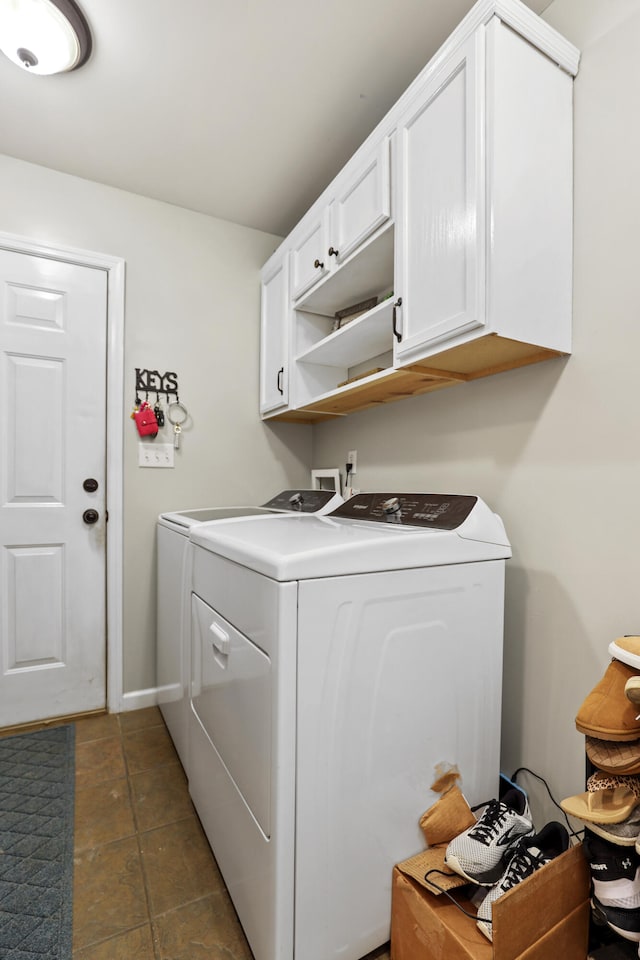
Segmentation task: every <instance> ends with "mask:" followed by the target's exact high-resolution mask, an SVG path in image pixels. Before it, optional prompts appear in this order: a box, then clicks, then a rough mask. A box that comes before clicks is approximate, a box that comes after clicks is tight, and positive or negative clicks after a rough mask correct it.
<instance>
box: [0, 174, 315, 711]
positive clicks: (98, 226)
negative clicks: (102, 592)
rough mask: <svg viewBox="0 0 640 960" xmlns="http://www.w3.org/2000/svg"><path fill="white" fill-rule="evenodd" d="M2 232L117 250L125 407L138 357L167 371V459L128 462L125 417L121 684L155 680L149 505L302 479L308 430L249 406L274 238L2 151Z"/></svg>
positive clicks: (170, 505)
mask: <svg viewBox="0 0 640 960" xmlns="http://www.w3.org/2000/svg"><path fill="white" fill-rule="evenodd" d="M43 161H44V158H43ZM0 231H3V232H6V233H13V234H18V235H21V236H25V237H30V238H32V239H34V240H36V241H38V242H42V243H51V244H60V245H65V246H72V247H77V248H81V249H85V250H91V251H94V252H98V253H103V254H111V255H113V256H118V257H123V258H124V259H125V260H126V318H125V377H124V379H125V408H126V415H127V417H128V414H129V412H130V409H131V407H132V404H133V399H134V386H135V383H134V369H135V367H143V368H148V369H157V370H159V371H160V372H164V371H166V370H171V371H176V372H177V373H178V376H179V385H180V399H181V400H182V401H184V403H185V405H186V406H187V408H188V410H189V413H190V414H191V422H190V423H189V424H187V425H186V427H185V430H184V432H183V439H182V448H181V450H180V451H179V454H178V456H177V461H176V467H175V469H173V470H148V469H140V468H138V466H137V433H136V431H135V426H134V424H133V422H132V421H130V420H127V423H126V425H125V451H124V456H125V465H124V501H125V506H124V514H125V515H124V550H125V556H124V576H125V596H124V691H125V692H127V691H138V690H144V689H146V688H149V687H154V686H155V653H154V643H155V519H156V517H157V515H158V513H160V512H161V511H162V510H169V509H179V508H181V507H188V506H191V507H196V506H208V505H212V504H230V503H247V502H248V503H254V502H261V501H262V500H264V499H266V498H267V497H269V496H271V495H272V494H273V493H275V492H276V491H278V490H279V489H282V488H283V487H287V486H289V485H294V484H295V485H298V484H300V485H301V484H307V483H308V482H309V466H310V454H311V433H310V431H309V430H308V429H305V428H304V427H301V426H298V425H291V424H274V425H271V426H266V425H263V424H261V422H260V420H259V416H258V345H259V297H260V291H259V284H260V274H259V271H260V267H261V266H262V264H263V263H264V261H265V260H266V259H267V257H268V256H269V254H270V253H271V252H272V250H273V249H274V248H275V247H276V246H277V243H278V242H279V241H278V238H276V237H273V236H270V235H268V234H264V233H260V232H259V231H256V230H249V229H247V228H245V227H239V226H235V225H233V224H230V223H227V222H225V221H222V220H215V219H213V218H211V217H207V216H202V215H200V214H196V213H192V212H190V211H188V210H183V209H180V208H179V207H174V206H171V205H169V204H164V203H159V202H157V201H155V200H148V199H146V198H143V197H140V196H136V195H134V194H129V193H125V192H124V191H120V190H114V189H112V188H110V187H104V186H101V185H99V184H96V183H90V182H89V181H86V180H80V179H78V178H76V177H70V176H66V175H63V174H60V173H56V172H54V171H52V170H48V169H45V168H44V167H40V166H35V165H33V164H27V163H22V162H20V161H17V160H13V159H10V158H9V157H4V156H0Z"/></svg>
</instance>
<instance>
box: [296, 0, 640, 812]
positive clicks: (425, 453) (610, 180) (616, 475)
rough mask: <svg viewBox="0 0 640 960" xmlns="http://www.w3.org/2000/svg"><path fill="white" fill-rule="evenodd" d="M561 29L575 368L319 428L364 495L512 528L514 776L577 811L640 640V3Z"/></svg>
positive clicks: (580, 2)
mask: <svg viewBox="0 0 640 960" xmlns="http://www.w3.org/2000/svg"><path fill="white" fill-rule="evenodd" d="M545 18H546V19H548V20H549V21H550V22H551V24H552V25H554V26H557V28H558V29H560V30H561V31H562V32H563V33H564V34H565V35H566V36H567V37H568V39H570V40H572V41H573V42H574V43H576V44H577V45H578V46H579V47H580V48H581V49H582V53H583V56H582V61H581V66H580V72H579V75H578V78H577V80H576V84H575V271H574V272H575V278H574V285H575V289H574V351H573V355H572V356H571V357H570V358H569V359H562V360H554V361H551V362H548V363H545V364H540V365H538V366H534V367H530V368H526V369H520V370H516V371H512V372H510V373H505V374H501V375H499V376H496V377H493V378H489V379H487V380H483V381H477V382H475V383H468V384H465V385H463V386H457V387H453V388H451V389H448V390H444V391H442V392H439V393H436V394H433V395H432V396H425V397H418V398H415V399H412V400H402V401H399V402H397V403H393V404H389V405H388V406H385V407H382V408H378V409H375V410H371V411H366V412H363V413H361V414H356V415H352V416H349V417H345V418H343V419H340V420H338V421H337V422H331V423H326V424H320V425H318V426H316V427H315V428H314V454H313V459H314V465H316V466H323V467H328V466H332V465H338V464H340V465H341V466H342V464H343V463H344V461H345V460H346V454H347V451H348V450H350V449H357V451H358V466H359V472H358V475H357V478H356V481H357V482H356V486H358V487H360V488H362V489H363V490H395V489H399V490H407V491H415V490H433V491H444V492H461V493H475V494H479V495H480V496H482V497H483V498H484V499H485V500H486V501H487V502H488V503H489V504H490V505H491V506H492V507H493V509H494V510H496V512H498V513H500V514H501V516H502V518H503V520H504V522H505V525H506V528H507V531H508V533H509V535H510V538H511V540H512V543H513V559H512V560H510V561H509V562H508V570H507V596H506V629H505V670H504V696H503V710H504V722H503V743H502V757H503V769H504V770H505V772H507V773H510V772H512V771H513V770H514V768H515V767H517V766H519V765H521V764H524V765H527V766H529V767H530V768H532V769H533V770H535V771H536V772H538V773H539V774H541V775H542V776H544V777H545V778H547V779H548V780H549V782H550V785H551V786H552V788H553V790H554V792H555V794H556V796H558V797H559V798H561V797H562V796H568V795H569V794H570V793H575V792H576V791H579V790H582V789H584V786H583V784H584V739H583V737H581V736H580V735H579V734H578V733H577V732H576V730H575V726H574V718H575V714H576V712H577V710H578V708H579V707H580V705H581V703H582V701H583V699H584V698H585V697H586V695H587V694H588V693H589V691H590V690H591V689H592V687H593V686H594V685H595V683H596V682H597V681H598V680H599V679H600V677H601V676H602V673H603V672H604V669H605V667H606V664H607V662H608V659H609V657H608V653H607V647H608V644H609V642H610V641H611V640H612V639H614V638H615V637H617V636H619V635H621V634H624V633H634V632H635V633H638V632H640V607H639V606H638V594H639V586H638V578H639V574H640V562H639V559H638V538H639V535H640V456H639V447H640V399H639V398H640V393H639V390H638V382H637V381H638V373H637V369H636V366H637V364H636V357H637V356H638V355H639V354H640V323H639V322H638V304H639V303H640V240H639V235H640V229H639V227H638V224H640V189H639V187H638V182H639V178H638V157H639V156H640V123H639V122H638V119H637V117H638V109H637V107H638V105H637V92H638V89H640V58H639V57H638V51H639V50H640V0H555V2H554V3H552V4H551V6H550V8H549V9H548V11H547V13H546V15H545ZM461 669H463V665H461ZM462 706H463V708H464V705H462ZM452 707H453V705H452ZM463 773H464V771H463ZM556 813H557V812H556Z"/></svg>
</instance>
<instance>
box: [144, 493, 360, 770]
mask: <svg viewBox="0 0 640 960" xmlns="http://www.w3.org/2000/svg"><path fill="white" fill-rule="evenodd" d="M340 503H342V497H341V496H340V495H339V494H337V493H335V491H332V490H304V489H297V490H283V491H282V492H281V493H278V494H276V496H275V497H272V498H271V500H268V501H267V502H266V503H264V504H262V505H261V506H239V507H235V506H233V507H206V508H203V509H199V510H184V511H178V512H172V513H163V514H161V515H160V517H159V518H158V523H157V568H156V572H157V626H156V686H157V689H158V703H159V706H160V710H161V711H162V715H163V717H164V720H165V723H166V725H167V729H168V730H169V733H170V734H171V737H172V739H173V742H174V744H175V747H176V750H177V751H178V756H179V757H180V761H181V763H182V766H183V767H184V769H185V771H186V772H187V775H188V767H189V758H188V743H187V717H188V708H189V641H188V637H189V619H190V601H189V593H190V589H191V581H190V570H191V567H190V560H189V531H190V530H191V529H193V528H194V527H195V526H198V525H200V524H204V523H216V522H218V521H220V520H240V519H243V518H245V517H255V518H259V519H265V518H268V517H272V518H273V517H283V516H286V515H287V514H291V513H295V514H296V515H298V514H300V515H307V514H312V513H327V512H328V511H331V510H333V509H334V508H335V507H337V506H338V505H339V504H340Z"/></svg>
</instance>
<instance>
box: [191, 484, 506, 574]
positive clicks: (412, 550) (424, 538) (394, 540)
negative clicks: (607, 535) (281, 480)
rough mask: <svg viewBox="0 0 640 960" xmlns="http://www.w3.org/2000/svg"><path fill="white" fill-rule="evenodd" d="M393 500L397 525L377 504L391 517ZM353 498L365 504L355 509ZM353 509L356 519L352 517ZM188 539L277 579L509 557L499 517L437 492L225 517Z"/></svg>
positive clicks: (476, 502)
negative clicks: (266, 515)
mask: <svg viewBox="0 0 640 960" xmlns="http://www.w3.org/2000/svg"><path fill="white" fill-rule="evenodd" d="M363 498H364V499H363ZM393 500H397V501H398V502H399V506H400V513H401V522H397V518H396V520H392V522H387V521H385V520H383V519H382V518H383V516H386V515H387V514H385V513H384V510H383V508H382V504H388V509H389V510H390V511H391V516H393V512H394V508H395V507H396V504H394V503H393V502H391V503H388V502H389V501H393ZM358 502H360V504H361V505H362V504H363V503H364V504H365V507H364V508H363V509H361V510H356V508H357V505H358ZM411 504H413V506H411ZM427 504H429V505H430V506H429V507H428V508H427V507H426V505H427ZM345 508H348V510H345ZM354 510H356V513H355V515H356V516H357V517H358V519H352V516H353V515H354ZM411 510H413V511H414V513H416V514H417V513H421V514H423V516H422V518H418V517H417V516H414V517H413V519H414V520H416V521H417V520H419V521H420V522H419V523H418V522H415V523H407V522H406V520H407V518H408V517H409V514H410V512H411ZM403 511H404V513H403ZM345 512H348V514H349V515H348V516H345V515H344V514H345ZM395 513H396V514H397V510H395ZM454 517H455V519H454ZM409 519H411V518H410V517H409ZM454 524H455V525H454ZM190 537H191V540H192V541H193V542H194V543H195V544H197V545H198V546H200V547H203V548H205V549H206V550H210V551H212V552H214V553H217V554H219V555H220V556H223V557H226V558H227V559H229V560H233V561H235V562H236V563H239V564H242V566H245V567H249V568H251V569H252V570H256V571H258V572H259V573H263V574H265V575H266V576H268V577H271V578H272V579H274V580H278V581H284V580H306V579H310V578H315V577H332V576H343V575H348V574H356V573H373V572H380V571H385V570H402V569H407V568H410V567H426V566H442V565H446V564H454V563H471V562H474V561H479V560H499V559H506V558H507V557H510V556H511V547H510V545H509V541H508V539H507V535H506V533H505V530H504V526H503V524H502V521H501V519H500V518H499V517H498V516H497V515H496V514H495V513H493V512H492V511H491V510H490V509H489V507H488V506H487V505H486V503H484V501H482V500H481V499H480V498H479V497H460V496H458V495H450V496H445V495H442V494H361V495H359V496H358V497H354V498H352V499H351V500H349V501H347V502H346V503H345V504H344V506H343V507H340V508H338V510H336V511H334V513H333V514H330V515H328V516H326V517H307V518H304V519H303V518H302V517H299V516H285V517H282V519H280V520H279V521H278V523H264V524H263V523H260V522H259V521H253V520H245V521H244V522H243V523H238V524H234V523H225V522H224V521H223V522H221V523H216V524H214V525H212V526H209V527H196V528H194V529H193V530H192V531H191V534H190Z"/></svg>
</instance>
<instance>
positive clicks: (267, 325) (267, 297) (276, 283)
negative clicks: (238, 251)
mask: <svg viewBox="0 0 640 960" xmlns="http://www.w3.org/2000/svg"><path fill="white" fill-rule="evenodd" d="M288 264H289V255H288V251H287V253H285V254H283V255H282V256H280V257H279V258H278V259H276V260H275V261H270V262H269V263H267V265H266V266H265V268H264V272H263V275H262V303H261V324H260V412H261V413H267V412H269V411H271V410H275V409H277V408H278V407H286V406H288V403H289V363H288V360H289V358H288V352H289V276H288V274H289V271H288Z"/></svg>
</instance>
